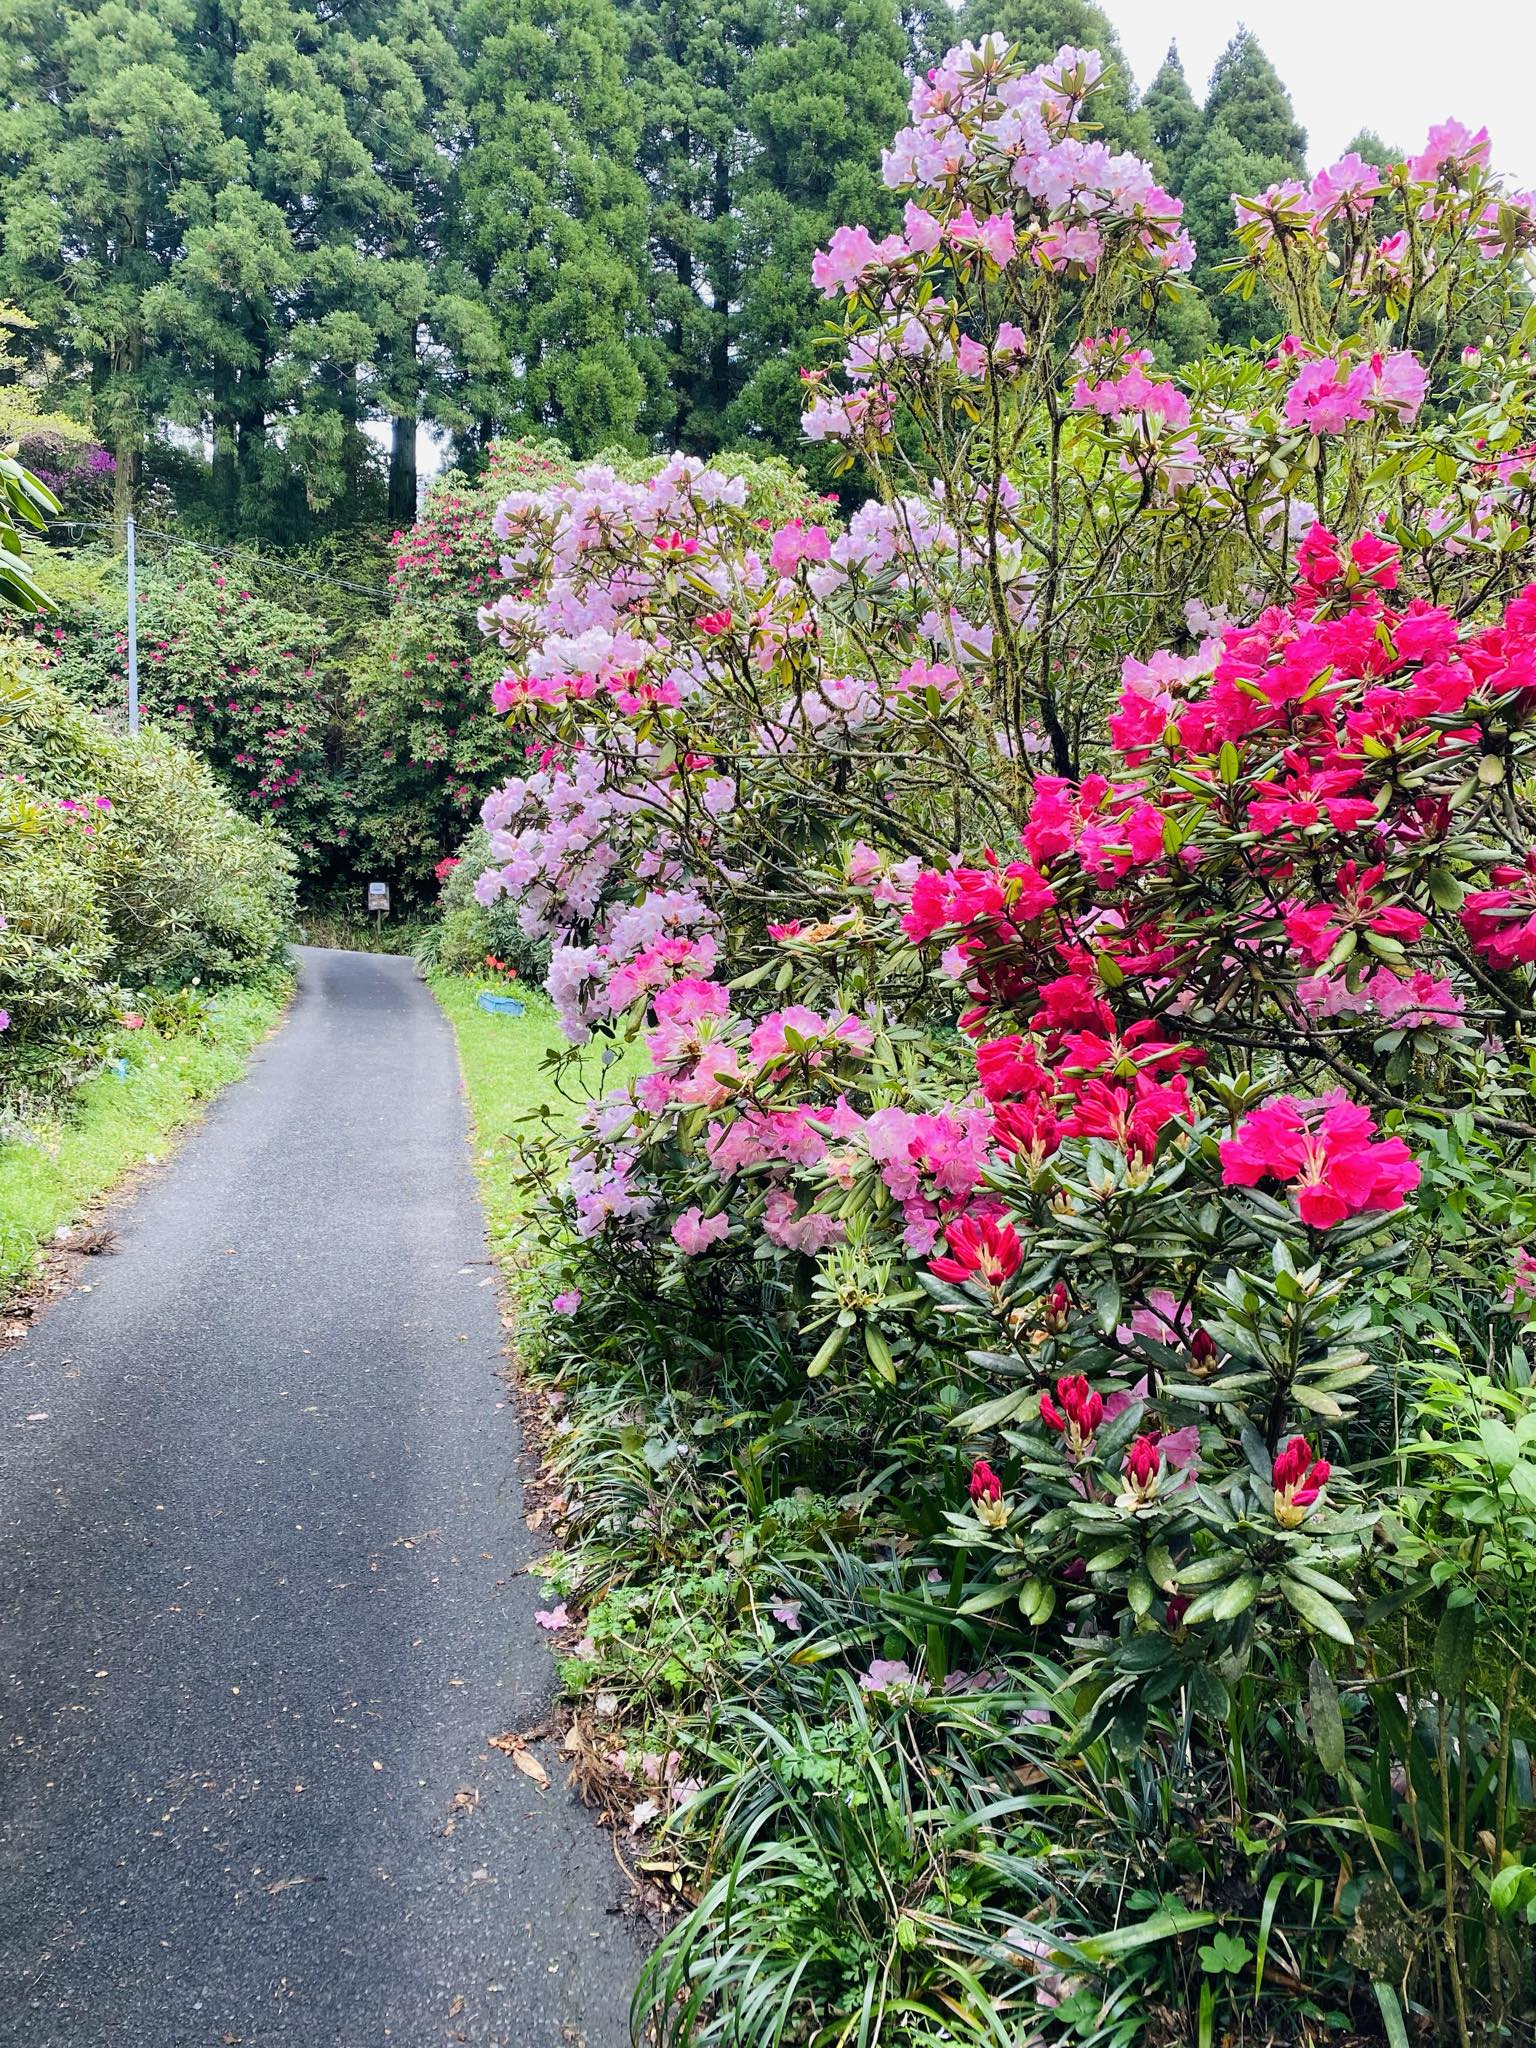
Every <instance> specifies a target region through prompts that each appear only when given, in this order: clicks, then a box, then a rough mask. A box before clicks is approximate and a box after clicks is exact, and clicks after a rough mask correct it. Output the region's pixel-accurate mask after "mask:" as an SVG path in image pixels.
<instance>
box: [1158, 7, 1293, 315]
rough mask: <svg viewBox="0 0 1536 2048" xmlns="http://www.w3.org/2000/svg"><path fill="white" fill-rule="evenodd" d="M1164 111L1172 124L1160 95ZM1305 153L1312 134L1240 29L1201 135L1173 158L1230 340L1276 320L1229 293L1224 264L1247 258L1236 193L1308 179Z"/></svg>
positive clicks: (1203, 280) (1223, 62) (1203, 270)
mask: <svg viewBox="0 0 1536 2048" xmlns="http://www.w3.org/2000/svg"><path fill="white" fill-rule="evenodd" d="M1167 69H1168V67H1167V66H1166V65H1165V66H1164V72H1163V73H1160V74H1159V79H1160V81H1161V80H1162V79H1163V77H1164V74H1165V73H1166V72H1167ZM1175 95H1176V88H1175ZM1149 98H1150V95H1149ZM1159 107H1160V111H1161V113H1162V116H1163V118H1165V119H1166V118H1168V117H1169V115H1170V114H1171V113H1172V112H1173V107H1174V100H1173V99H1172V98H1170V96H1168V95H1167V94H1161V95H1160V96H1159ZM1305 148H1306V131H1305V130H1304V129H1303V128H1302V127H1301V126H1300V125H1299V124H1298V123H1297V120H1296V116H1295V113H1294V110H1293V109H1292V106H1291V100H1290V95H1289V94H1288V93H1287V91H1286V89H1285V87H1284V86H1283V85H1282V84H1281V82H1280V78H1279V76H1278V74H1277V73H1276V71H1275V68H1274V66H1273V65H1272V64H1271V63H1270V61H1269V59H1268V58H1267V57H1266V56H1265V54H1264V52H1263V50H1262V49H1261V48H1260V47H1259V44H1258V41H1257V40H1256V38H1255V37H1254V36H1253V35H1251V34H1250V33H1249V31H1248V30H1247V29H1239V30H1238V32H1237V34H1236V35H1235V36H1234V37H1233V39H1232V41H1231V42H1230V43H1229V44H1228V45H1227V47H1226V49H1225V50H1224V51H1223V52H1222V54H1221V56H1220V57H1219V58H1218V59H1217V61H1216V67H1215V69H1214V70H1213V71H1212V73H1211V82H1210V89H1209V91H1208V93H1207V95H1206V101H1205V108H1204V111H1203V115H1202V117H1201V121H1200V126H1199V129H1198V131H1197V132H1195V133H1194V135H1193V136H1188V135H1186V137H1185V139H1184V140H1183V142H1182V143H1181V144H1180V145H1178V146H1177V148H1176V161H1177V168H1176V169H1174V163H1173V161H1172V160H1171V161H1170V169H1171V170H1173V172H1174V190H1175V191H1177V193H1178V195H1179V197H1180V198H1181V199H1182V200H1183V201H1184V219H1185V224H1186V225H1187V227H1188V228H1189V231H1190V233H1191V234H1192V235H1193V236H1194V239H1195V247H1196V250H1197V251H1198V260H1197V262H1196V265H1195V272H1194V276H1195V283H1196V284H1197V285H1198V286H1199V287H1200V288H1201V290H1202V292H1203V294H1204V296H1205V302H1206V305H1207V307H1208V309H1209V311H1210V314H1211V316H1212V318H1213V319H1214V321H1215V324H1216V330H1217V333H1218V334H1219V336H1220V338H1221V339H1222V340H1223V341H1228V342H1244V341H1253V340H1257V339H1260V338H1262V337H1263V336H1265V335H1267V333H1268V332H1269V328H1270V324H1271V318H1272V316H1271V314H1270V313H1269V310H1268V302H1267V301H1266V300H1264V299H1262V298H1261V297H1259V296H1257V295H1256V296H1255V297H1254V298H1252V299H1247V300H1245V299H1242V298H1239V297H1237V296H1236V295H1234V294H1232V293H1230V292H1228V290H1227V288H1226V287H1227V283H1228V279H1227V277H1226V275H1225V274H1224V273H1223V271H1222V266H1223V265H1224V264H1227V263H1230V262H1232V261H1233V260H1234V259H1235V258H1236V257H1237V256H1238V255H1239V254H1240V253H1241V251H1240V247H1239V244H1238V242H1237V240H1236V233H1235V230H1236V217H1235V214H1234V211H1233V206H1232V195H1233V194H1234V193H1243V192H1260V191H1262V190H1263V189H1264V188H1265V186H1267V185H1272V184H1275V183H1277V182H1278V181H1279V180H1280V179H1282V178H1293V177H1298V176H1303V175H1304V174H1305V170H1306V159H1305V155H1304V151H1305Z"/></svg>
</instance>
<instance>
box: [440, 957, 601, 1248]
mask: <svg viewBox="0 0 1536 2048" xmlns="http://www.w3.org/2000/svg"><path fill="white" fill-rule="evenodd" d="M431 982H432V991H433V993H434V995H435V996H436V997H437V1000H438V1001H439V1003H441V1004H442V1006H443V1008H444V1010H445V1011H446V1012H447V1014H448V1017H449V1019H450V1021H451V1022H452V1024H453V1029H454V1035H455V1037H456V1038H457V1039H458V1042H459V1064H460V1067H461V1069H462V1070H463V1074H464V1092H465V1095H466V1096H467V1098H468V1101H469V1108H470V1114H471V1116H472V1118H473V1120H474V1130H475V1171H476V1173H477V1175H478V1177H479V1181H480V1191H481V1195H482V1197H483V1198H484V1201H485V1208H486V1214H487V1216H488V1217H489V1219H490V1225H491V1237H492V1242H493V1243H494V1244H495V1246H496V1247H497V1249H498V1250H502V1249H504V1248H505V1241H506V1238H507V1236H508V1235H509V1233H510V1232H511V1231H512V1230H513V1229H514V1228H515V1226H516V1224H517V1222H518V1220H519V1217H520V1214H521V1204H520V1200H519V1196H518V1193H517V1190H516V1188H515V1187H514V1185H513V1178H514V1172H515V1165H516V1161H515V1155H514V1142H513V1141H514V1140H515V1138H516V1136H517V1133H518V1131H519V1129H523V1130H527V1129H529V1128H531V1125H530V1121H529V1120H530V1119H531V1118H533V1117H535V1116H536V1115H537V1113H538V1112H539V1111H541V1110H549V1111H550V1112H552V1114H553V1116H554V1118H555V1120H556V1122H557V1123H559V1124H560V1125H562V1126H565V1127H567V1128H571V1129H574V1127H575V1123H576V1118H577V1116H578V1115H579V1113H580V1111H581V1107H582V1105H583V1103H584V1102H585V1101H586V1099H587V1097H588V1096H589V1095H596V1094H600V1093H601V1092H602V1090H603V1088H604V1087H605V1086H611V1085H612V1084H613V1083H614V1081H616V1080H617V1079H618V1078H619V1077H620V1076H622V1075H627V1074H630V1073H632V1072H634V1071H635V1068H636V1066H637V1064H638V1060H637V1058H636V1056H635V1054H634V1053H633V1052H628V1053H626V1054H625V1055H624V1056H623V1057H621V1058H620V1059H619V1060H617V1061H613V1060H610V1064H609V1070H608V1080H607V1081H606V1082H605V1081H604V1078H603V1046H602V1045H601V1044H596V1045H593V1046H591V1047H590V1048H589V1049H588V1050H587V1051H586V1053H585V1054H584V1055H583V1056H582V1058H581V1060H580V1061H579V1062H577V1063H576V1064H575V1065H574V1066H572V1067H570V1068H567V1069H566V1071H565V1072H564V1074H563V1075H561V1076H560V1078H559V1081H558V1083H557V1080H556V1077H555V1076H554V1074H553V1073H552V1072H551V1071H550V1070H549V1067H548V1064H547V1062H548V1059H549V1056H550V1055H551V1054H552V1053H555V1052H558V1051H563V1050H565V1049H566V1047H565V1040H564V1039H563V1038H562V1037H561V1035H560V1027H559V1025H558V1024H557V1023H556V1022H555V1012H554V1008H553V1006H552V1005H551V1003H550V1002H549V999H548V998H547V997H546V996H543V995H541V994H538V993H537V992H536V991H534V990H531V989H519V991H518V1000H519V1001H520V1002H522V1003H525V1004H526V1005H527V1008H526V1010H525V1012H524V1014H523V1015H522V1016H521V1017H507V1016H498V1015H496V1014H495V1013H494V1012H491V1011H488V1010H482V1009H481V1008H480V1007H479V1005H478V1004H477V1002H476V1000H475V998H476V997H477V996H478V995H480V994H481V992H482V991H483V990H487V989H491V988H493V987H494V988H496V989H497V991H498V992H501V993H504V992H505V984H504V983H494V984H493V983H491V982H489V981H479V980H475V979H471V978H470V977H468V976H465V975H459V974H435V975H433V976H432V977H431Z"/></svg>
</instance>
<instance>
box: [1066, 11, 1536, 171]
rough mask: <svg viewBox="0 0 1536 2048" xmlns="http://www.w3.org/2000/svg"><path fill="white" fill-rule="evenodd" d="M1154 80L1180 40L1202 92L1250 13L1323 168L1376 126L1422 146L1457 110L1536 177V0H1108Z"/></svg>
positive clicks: (1391, 138)
mask: <svg viewBox="0 0 1536 2048" xmlns="http://www.w3.org/2000/svg"><path fill="white" fill-rule="evenodd" d="M1100 4H1101V5H1102V6H1103V7H1104V10H1105V12H1106V13H1107V14H1108V15H1109V17H1110V19H1111V21H1113V22H1114V24H1115V27H1116V29H1117V31H1118V32H1119V36H1120V41H1121V44H1122V46H1123V48H1124V50H1125V54H1126V57H1127V60H1128V61H1129V63H1130V66H1131V69H1132V71H1133V72H1134V73H1135V75H1136V83H1137V85H1138V86H1139V87H1141V88H1142V89H1143V90H1145V88H1146V86H1147V85H1148V84H1149V82H1150V81H1151V79H1152V77H1153V74H1154V73H1155V72H1156V70H1157V68H1158V66H1159V65H1160V64H1161V63H1162V61H1163V57H1164V55H1165V53H1166V52H1167V48H1168V45H1169V43H1170V42H1173V41H1176V42H1177V43H1178V46H1179V55H1180V56H1181V57H1182V58H1183V60H1184V71H1185V75H1186V76H1187V77H1188V79H1189V83H1190V89H1191V90H1192V92H1193V93H1194V95H1195V97H1196V99H1201V98H1203V97H1204V92H1205V82H1206V79H1207V78H1208V76H1209V75H1210V69H1211V65H1212V63H1213V62H1214V61H1215V59H1216V58H1217V56H1218V55H1219V54H1220V53H1221V51H1222V49H1223V48H1224V47H1225V46H1226V44H1227V43H1228V42H1229V41H1230V40H1231V37H1232V35H1233V32H1234V31H1235V30H1236V28H1237V27H1238V25H1239V23H1246V24H1247V26H1248V27H1249V28H1250V29H1252V31H1253V33H1254V34H1255V35H1256V36H1257V37H1258V39H1259V41H1260V42H1261V43H1262V44H1263V45H1264V48H1265V50H1266V51H1267V52H1268V54H1269V57H1270V59H1271V61H1272V62H1273V64H1274V66H1275V69H1276V70H1277V71H1278V72H1279V73H1280V76H1281V77H1282V78H1283V79H1284V80H1285V83H1286V84H1287V86H1289V88H1290V92H1291V97H1292V99H1293V100H1294V101H1295V103H1296V112H1297V114H1298V116H1299V117H1300V119H1301V121H1302V122H1303V123H1304V124H1305V127H1306V130H1307V154H1308V157H1309V159H1310V162H1311V165H1312V167H1313V169H1316V168H1318V166H1320V165H1321V164H1324V163H1328V162H1330V161H1331V160H1332V159H1333V158H1334V157H1336V156H1338V155H1339V154H1340V152H1341V151H1342V150H1343V148H1344V145H1345V143H1346V142H1348V141H1349V139H1350V137H1351V136H1353V135H1357V134H1358V133H1359V132H1360V130H1361V129H1362V128H1374V129H1375V130H1376V132H1377V133H1378V134H1379V135H1380V136H1381V138H1382V140H1383V141H1384V142H1388V143H1390V144H1392V145H1394V146H1395V147H1397V148H1401V149H1405V150H1406V149H1414V148H1417V146H1418V144H1419V143H1420V142H1421V141H1422V140H1423V137H1424V135H1425V134H1426V133H1427V131H1428V128H1429V124H1430V123H1431V121H1443V120H1444V119H1445V117H1446V116H1447V115H1448V114H1454V115H1455V116H1456V117H1457V119H1458V120H1461V121H1465V122H1466V123H1467V124H1468V125H1469V126H1470V127H1473V128H1475V127H1477V126H1479V124H1482V125H1485V126H1486V127H1487V129H1488V132H1489V134H1490V135H1491V136H1492V137H1493V150H1494V162H1495V163H1496V164H1497V165H1498V166H1499V168H1500V169H1501V170H1503V171H1505V172H1507V173H1508V174H1509V176H1511V177H1512V178H1513V179H1514V180H1515V182H1516V183H1517V184H1520V185H1526V186H1536V0H1374V4H1367V5H1360V4H1358V0H1354V4H1352V0H1100Z"/></svg>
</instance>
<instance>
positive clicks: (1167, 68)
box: [1141, 43, 1205, 191]
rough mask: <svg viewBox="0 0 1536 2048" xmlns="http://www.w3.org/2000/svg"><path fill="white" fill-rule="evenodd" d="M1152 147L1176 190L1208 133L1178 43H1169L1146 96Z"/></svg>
mask: <svg viewBox="0 0 1536 2048" xmlns="http://www.w3.org/2000/svg"><path fill="white" fill-rule="evenodd" d="M1141 111H1142V113H1143V115H1144V116H1145V117H1146V123H1147V129H1148V133H1149V135H1150V138H1151V143H1152V147H1153V149H1154V150H1156V152H1157V154H1158V156H1159V157H1160V158H1161V160H1162V165H1163V167H1164V168H1165V169H1166V171H1167V174H1168V176H1169V178H1170V179H1171V180H1172V181H1173V182H1172V185H1171V187H1170V189H1171V190H1174V191H1176V190H1177V189H1178V186H1179V183H1180V181H1181V180H1182V178H1183V176H1184V173H1185V171H1186V170H1187V169H1188V167H1189V160H1190V158H1191V157H1192V156H1193V154H1194V152H1195V151H1196V150H1197V149H1198V148H1199V146H1200V138H1201V137H1202V136H1203V135H1204V133H1205V116H1204V114H1203V113H1202V112H1201V110H1200V107H1199V105H1198V104H1197V102H1196V100H1195V96H1194V94H1193V93H1192V92H1191V91H1190V89H1189V81H1188V80H1187V79H1186V78H1185V76H1184V66H1183V64H1182V63H1181V62H1180V60H1179V46H1178V44H1177V43H1170V44H1169V45H1168V54H1167V56H1166V57H1165V58H1164V59H1163V63H1162V68H1161V70H1160V71H1159V72H1158V74H1157V76H1156V77H1155V78H1154V79H1153V81H1152V83H1151V84H1150V85H1149V86H1148V87H1147V90H1146V92H1145V94H1144V95H1143V97H1142V102H1141Z"/></svg>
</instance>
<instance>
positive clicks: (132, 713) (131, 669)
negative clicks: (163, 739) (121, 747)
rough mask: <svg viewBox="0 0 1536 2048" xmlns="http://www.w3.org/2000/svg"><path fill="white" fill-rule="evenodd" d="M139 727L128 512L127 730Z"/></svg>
mask: <svg viewBox="0 0 1536 2048" xmlns="http://www.w3.org/2000/svg"><path fill="white" fill-rule="evenodd" d="M138 729H139V578H138V563H137V560H136V558H135V555H134V546H133V514H132V513H131V512H130V513H129V514H128V731H129V733H130V734H134V733H137V731H138Z"/></svg>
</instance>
